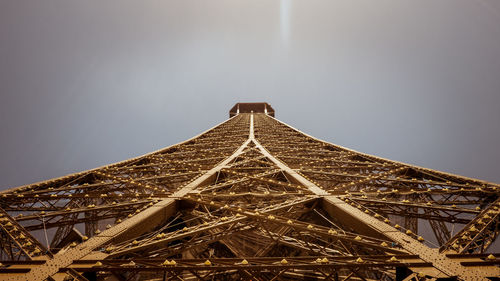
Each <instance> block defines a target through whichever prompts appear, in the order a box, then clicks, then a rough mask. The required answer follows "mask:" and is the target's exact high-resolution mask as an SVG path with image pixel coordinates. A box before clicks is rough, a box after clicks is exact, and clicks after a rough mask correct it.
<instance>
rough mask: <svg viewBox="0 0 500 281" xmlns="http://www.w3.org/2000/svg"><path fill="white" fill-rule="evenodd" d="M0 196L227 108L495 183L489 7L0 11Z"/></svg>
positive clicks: (154, 142) (156, 4)
mask: <svg viewBox="0 0 500 281" xmlns="http://www.w3.org/2000/svg"><path fill="white" fill-rule="evenodd" d="M0 98H1V102H0V134H1V140H0V155H1V157H0V189H4V188H7V187H11V186H16V185H21V184H27V183H31V182H34V181H38V180H42V179H48V178H51V177H56V176H62V175H65V174H68V173H71V172H76V171H81V170H86V169H90V168H93V167H96V166H100V165H103V164H107V163H112V162H116V161H120V160H124V159H127V158H130V157H133V156H137V155H140V154H143V153H146V152H149V151H152V150H155V149H159V148H161V147H165V146H169V145H171V144H174V143H176V142H179V141H182V140H185V139H187V138H189V137H192V136H193V135H196V134H198V133H199V132H201V131H203V130H205V129H207V128H209V127H211V126H213V125H215V124H217V123H219V122H221V121H223V120H224V119H226V118H227V115H228V113H227V112H228V110H229V109H230V107H231V106H232V105H233V104H234V103H236V102H238V101H242V102H252V101H267V102H269V103H271V104H272V106H273V107H274V108H275V109H276V116H277V118H279V119H280V120H282V121H284V122H287V123H289V124H290V125H292V126H294V127H297V128H299V129H301V130H303V131H305V132H307V133H309V134H311V135H314V136H316V137H318V138H321V139H324V140H327V141H330V142H333V143H337V144H340V145H343V146H347V147H350V148H353V149H356V150H359V151H362V152H366V153H371V154H374V155H377V156H381V157H386V158H389V159H394V160H399V161H403V162H408V163H412V164H416V165H420V166H425V167H429V168H433V169H439V170H444V171H449V172H453V173H458V174H462V175H465V176H471V177H477V178H481V179H485V180H490V181H495V182H500V148H499V147H498V145H499V143H500V1H497V0H482V1H478V0H419V1H415V0H411V1H410V0H377V1H373V0H345V1H332V0H324V1H320V0H308V1H301V0H281V1H278V0H274V1H273V0H271V1H269V0H252V1H250V0H247V1H240V0H211V1H201V0H199V1H194V0H183V1H181V0H178V1H166V0H164V1H151V0H143V1H132V0H129V1H126V0H105V1H102V0H99V1H68V0H59V1H53V0H44V1H35V0H32V1H17V0H2V1H1V2H0Z"/></svg>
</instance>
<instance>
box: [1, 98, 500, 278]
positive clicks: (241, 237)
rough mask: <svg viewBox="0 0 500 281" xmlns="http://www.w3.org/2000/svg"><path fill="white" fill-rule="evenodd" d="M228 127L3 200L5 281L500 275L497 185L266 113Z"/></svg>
mask: <svg viewBox="0 0 500 281" xmlns="http://www.w3.org/2000/svg"><path fill="white" fill-rule="evenodd" d="M230 116H232V117H231V118H230V119H229V120H227V121H226V122H224V123H222V124H220V125H218V126H216V127H214V128H212V129H210V130H208V131H206V132H204V133H202V134H200V135H199V136H196V137H194V138H192V139H190V140H187V141H185V142H183V143H180V144H177V145H174V146H171V147H168V148H165V149H162V150H159V151H156V152H153V153H150V154H147V155H144V156H141V157H137V158H134V159H130V160H127V161H123V162H120V163H116V164H112V165H108V166H105V167H100V168H97V169H94V170H91V171H86V172H81V173H76V174H72V175H68V176H65V177H61V178H58V179H54V180H49V181H44V182H40V183H36V184H32V185H26V186H22V187H18V188H12V189H9V190H6V191H3V192H1V193H0V199H1V200H0V208H1V212H2V213H1V214H0V245H1V248H0V251H2V252H1V253H2V259H3V260H2V261H0V263H1V264H0V279H1V280H63V279H66V280H86V279H87V278H89V279H94V278H96V279H97V280H167V279H169V280H170V279H172V280H191V279H200V280H205V279H210V280H212V279H216V280H235V279H242V280H302V279H306V278H312V279H316V280H439V278H452V279H453V278H455V279H457V280H488V279H487V278H492V277H497V276H499V275H500V270H499V267H498V265H499V263H500V262H499V260H500V255H498V254H493V255H490V254H489V249H491V248H492V247H495V246H494V245H495V240H496V238H497V236H498V233H499V229H500V226H499V220H500V212H499V207H500V205H499V200H500V199H499V198H500V196H499V195H500V186H499V185H497V184H494V183H489V182H484V181H480V180H476V179H470V178H465V177H461V176H456V175H452V174H448V173H443V172H439V171H434V170H430V169H425V168H421V167H416V166H412V165H407V164H404V163H399V162H395V161H390V160H386V159H382V158H378V157H375V156H371V155H367V154H363V153H359V152H356V151H352V150H349V149H346V148H343V147H340V146H337V145H334V144H330V143H327V142H324V141H321V140H318V139H315V138H313V137H311V136H308V135H306V134H304V133H302V132H300V131H298V130H296V129H294V128H292V127H290V126H288V125H286V124H284V123H282V122H280V121H278V120H276V119H274V118H273V117H272V116H274V110H273V109H272V107H271V106H270V105H269V104H267V103H240V104H236V105H235V106H234V107H233V108H232V109H231V111H230ZM492 245H493V246H492Z"/></svg>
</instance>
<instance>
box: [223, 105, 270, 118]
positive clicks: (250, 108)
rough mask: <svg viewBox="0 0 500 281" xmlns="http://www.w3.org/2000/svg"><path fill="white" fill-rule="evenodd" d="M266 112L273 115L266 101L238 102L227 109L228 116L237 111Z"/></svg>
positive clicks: (233, 114)
mask: <svg viewBox="0 0 500 281" xmlns="http://www.w3.org/2000/svg"><path fill="white" fill-rule="evenodd" d="M251 112H254V113H266V114H267V115H269V116H272V117H274V109H273V108H272V107H271V105H270V104H268V103H267V102H239V103H237V104H235V105H234V106H233V107H232V108H231V110H229V118H231V117H233V116H235V115H236V114H238V113H251Z"/></svg>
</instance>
